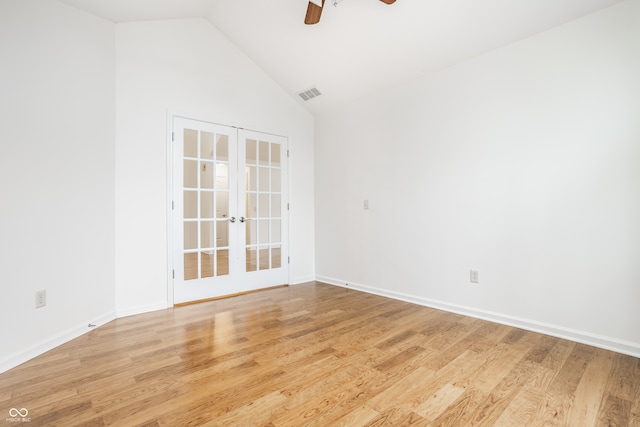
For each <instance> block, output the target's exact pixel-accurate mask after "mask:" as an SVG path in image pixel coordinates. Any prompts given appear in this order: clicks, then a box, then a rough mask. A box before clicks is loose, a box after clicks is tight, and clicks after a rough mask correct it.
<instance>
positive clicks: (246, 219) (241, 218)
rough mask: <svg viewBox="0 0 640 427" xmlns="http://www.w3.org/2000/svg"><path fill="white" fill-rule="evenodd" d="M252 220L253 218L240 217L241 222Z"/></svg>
mask: <svg viewBox="0 0 640 427" xmlns="http://www.w3.org/2000/svg"><path fill="white" fill-rule="evenodd" d="M245 221H251V218H245V217H243V216H241V217H240V222H245Z"/></svg>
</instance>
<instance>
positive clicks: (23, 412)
mask: <svg viewBox="0 0 640 427" xmlns="http://www.w3.org/2000/svg"><path fill="white" fill-rule="evenodd" d="M27 415H29V411H27V408H22V409H16V408H11V409H10V410H9V416H10V417H22V418H24V417H26V416H27Z"/></svg>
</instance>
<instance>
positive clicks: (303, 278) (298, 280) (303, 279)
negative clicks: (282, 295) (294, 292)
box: [291, 276, 316, 285]
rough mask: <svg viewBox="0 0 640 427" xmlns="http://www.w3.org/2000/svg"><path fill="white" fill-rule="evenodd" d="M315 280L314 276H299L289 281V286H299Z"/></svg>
mask: <svg viewBox="0 0 640 427" xmlns="http://www.w3.org/2000/svg"><path fill="white" fill-rule="evenodd" d="M315 280H316V278H315V277H314V276H300V277H294V278H293V279H292V280H291V284H292V285H301V284H303V283H308V282H313V281H315Z"/></svg>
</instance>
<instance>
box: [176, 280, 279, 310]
mask: <svg viewBox="0 0 640 427" xmlns="http://www.w3.org/2000/svg"><path fill="white" fill-rule="evenodd" d="M288 286H289V285H287V284H284V285H276V286H270V287H268V288H259V289H251V290H249V291H243V292H236V293H234V294H227V295H220V296H217V297H211V298H204V299H199V300H195V301H187V302H181V303H178V304H174V305H173V306H174V307H184V306H185V305H192V304H200V303H201V302H209V301H216V300H219V299H226V298H233V297H238V296H240V295H247V294H253V293H256V292H261V291H269V290H271V289H278V288H286V287H288Z"/></svg>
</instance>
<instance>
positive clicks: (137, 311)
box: [116, 301, 173, 319]
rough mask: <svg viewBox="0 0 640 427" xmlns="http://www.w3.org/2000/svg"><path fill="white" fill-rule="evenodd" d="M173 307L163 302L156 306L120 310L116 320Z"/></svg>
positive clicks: (149, 305)
mask: <svg viewBox="0 0 640 427" xmlns="http://www.w3.org/2000/svg"><path fill="white" fill-rule="evenodd" d="M172 306H173V304H171V305H169V304H168V303H166V302H164V301H163V302H157V303H155V304H147V305H141V306H138V307H130V308H126V309H124V310H118V311H117V312H116V318H117V319H119V318H121V317H127V316H135V315H136V314H144V313H150V312H152V311H158V310H164V309H167V308H170V307H172Z"/></svg>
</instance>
